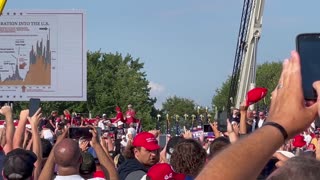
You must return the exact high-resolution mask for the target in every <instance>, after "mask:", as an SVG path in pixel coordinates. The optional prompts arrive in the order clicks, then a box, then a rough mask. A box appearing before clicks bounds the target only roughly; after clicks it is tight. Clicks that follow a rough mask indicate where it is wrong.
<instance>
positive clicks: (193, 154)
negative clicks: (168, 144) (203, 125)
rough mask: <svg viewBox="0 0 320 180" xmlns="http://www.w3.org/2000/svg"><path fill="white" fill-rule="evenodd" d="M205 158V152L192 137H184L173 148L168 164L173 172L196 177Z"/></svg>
mask: <svg viewBox="0 0 320 180" xmlns="http://www.w3.org/2000/svg"><path fill="white" fill-rule="evenodd" d="M206 158H207V153H206V151H205V150H204V149H203V147H202V146H201V144H200V143H198V142H197V141H196V140H194V139H185V140H183V141H182V142H180V143H179V144H177V145H176V146H175V148H174V151H173V153H172V155H171V158H170V164H171V166H172V168H173V169H174V171H175V172H177V173H182V174H185V175H188V176H192V177H196V176H197V175H198V173H199V172H200V170H201V169H202V167H203V166H204V164H205V162H206Z"/></svg>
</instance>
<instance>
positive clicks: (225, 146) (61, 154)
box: [0, 52, 320, 180]
mask: <svg viewBox="0 0 320 180" xmlns="http://www.w3.org/2000/svg"><path fill="white" fill-rule="evenodd" d="M301 84H302V80H301V72H300V59H299V55H298V54H297V53H296V52H292V54H291V58H290V59H288V60H285V61H284V63H283V70H282V74H281V77H280V80H279V85H278V86H277V87H276V88H275V90H274V91H273V92H272V102H271V106H270V110H269V112H267V113H266V112H257V111H252V110H250V109H249V108H248V107H249V104H248V103H247V102H246V101H244V102H243V103H242V104H241V106H240V109H233V111H232V115H231V116H230V118H229V119H227V131H226V132H221V131H220V129H219V126H218V124H217V123H216V122H214V123H212V124H210V125H211V127H212V129H213V132H214V140H213V141H209V140H208V139H207V138H206V137H205V136H204V135H202V136H200V137H197V138H194V137H193V136H192V132H191V131H190V130H184V132H183V133H182V134H181V135H179V136H174V137H171V136H167V140H166V144H165V145H164V146H160V145H159V143H158V142H159V137H160V136H161V132H160V131H159V130H151V131H143V132H140V131H139V130H138V128H137V124H139V123H137V122H138V121H137V119H136V117H135V111H134V110H133V109H132V106H131V105H129V106H128V111H127V112H126V113H125V116H123V114H122V113H121V109H120V108H119V107H117V108H116V111H117V116H116V117H115V118H109V119H108V118H107V117H106V115H105V114H103V115H102V117H101V118H100V117H97V118H96V120H94V121H91V122H89V121H86V120H85V119H83V118H81V116H76V117H72V115H70V113H69V112H68V111H67V110H66V111H64V112H63V114H64V115H63V116H59V117H58V112H52V114H51V116H50V117H48V118H47V119H43V118H42V114H41V108H40V109H39V110H38V111H37V112H36V113H35V114H34V115H33V116H32V117H29V116H28V115H29V111H28V110H23V111H21V113H20V118H19V123H18V126H17V127H16V128H15V127H14V122H13V120H12V111H11V108H10V107H9V106H3V107H1V109H0V113H1V114H2V115H4V117H5V121H6V125H5V127H4V128H2V129H1V130H0V131H1V132H0V135H1V138H0V143H1V153H0V157H1V158H0V165H1V169H2V175H3V179H8V180H11V179H12V180H13V179H14V180H17V179H41V180H42V179H58V180H59V179H71V180H73V179H74V180H76V179H112V180H118V179H120V180H141V179H142V180H144V179H146V180H149V179H151V180H160V179H161V180H189V179H244V180H247V179H279V180H280V179H281V180H282V179H311V180H312V179H319V178H320V166H319V164H320V163H319V160H320V144H319V129H318V127H317V126H316V125H315V124H314V120H315V119H316V117H317V116H319V115H318V112H320V102H317V101H313V102H311V101H310V102H307V103H306V102H305V100H304V97H303V93H302V85H301ZM314 88H315V90H316V91H317V92H318V94H320V81H317V82H315V83H314ZM28 122H29V123H30V127H31V128H27V127H26V124H27V123H28ZM72 128H87V129H88V132H89V133H90V134H91V136H89V137H88V136H81V137H78V138H74V137H71V136H70V132H71V131H70V129H72Z"/></svg>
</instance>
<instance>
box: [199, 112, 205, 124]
mask: <svg viewBox="0 0 320 180" xmlns="http://www.w3.org/2000/svg"><path fill="white" fill-rule="evenodd" d="M203 117H204V116H203V114H200V126H202V124H203Z"/></svg>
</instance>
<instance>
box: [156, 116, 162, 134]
mask: <svg viewBox="0 0 320 180" xmlns="http://www.w3.org/2000/svg"><path fill="white" fill-rule="evenodd" d="M157 118H158V121H157V128H156V129H157V130H159V129H160V118H161V115H160V114H157Z"/></svg>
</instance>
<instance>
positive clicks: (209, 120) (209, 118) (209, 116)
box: [208, 114, 211, 124]
mask: <svg viewBox="0 0 320 180" xmlns="http://www.w3.org/2000/svg"><path fill="white" fill-rule="evenodd" d="M208 123H209V124H210V123H211V114H208Z"/></svg>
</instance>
